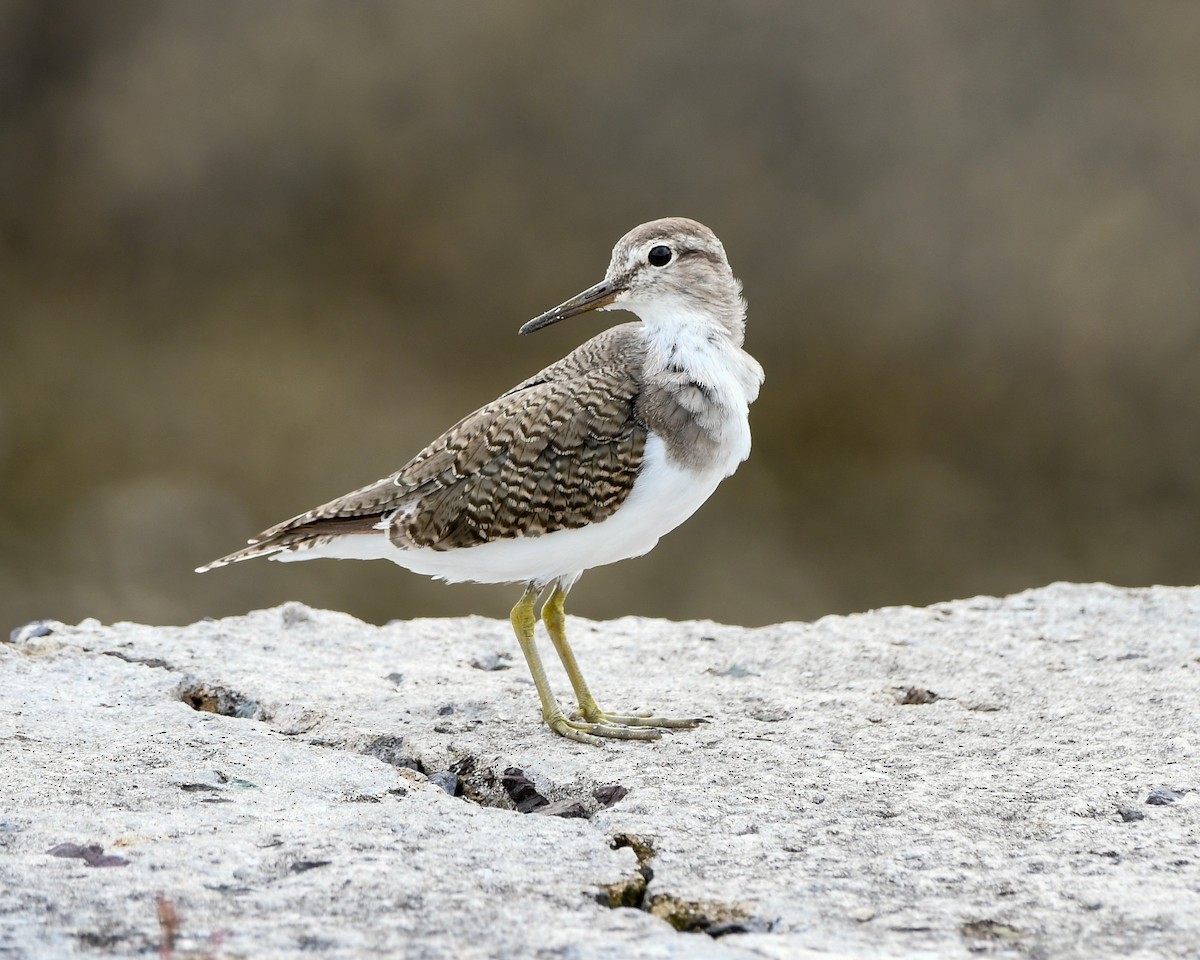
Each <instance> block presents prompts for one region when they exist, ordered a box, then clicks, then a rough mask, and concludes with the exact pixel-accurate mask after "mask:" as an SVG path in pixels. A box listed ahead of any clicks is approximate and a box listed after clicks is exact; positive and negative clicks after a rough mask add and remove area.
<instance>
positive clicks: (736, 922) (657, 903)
mask: <svg viewBox="0 0 1200 960" xmlns="http://www.w3.org/2000/svg"><path fill="white" fill-rule="evenodd" d="M643 909H645V910H647V911H648V912H649V913H650V914H651V915H652V916H655V917H658V918H659V919H661V920H666V921H667V923H669V924H670V925H671V926H673V927H674V928H675V929H676V930H678V931H679V932H680V933H707V934H709V935H710V936H712V937H722V936H726V935H728V934H731V933H751V932H767V931H769V930H770V929H771V926H772V925H771V924H770V923H767V922H765V921H763V920H758V919H756V918H755V917H754V916H753V915H752V914H751V913H750V912H749V911H747V910H746V909H745V908H744V907H742V906H740V905H739V904H736V903H718V902H717V901H715V900H683V899H681V898H679V897H673V896H671V895H670V894H666V893H659V894H655V895H654V896H653V897H651V898H650V901H649V903H648V904H646V906H645V907H644V908H643Z"/></svg>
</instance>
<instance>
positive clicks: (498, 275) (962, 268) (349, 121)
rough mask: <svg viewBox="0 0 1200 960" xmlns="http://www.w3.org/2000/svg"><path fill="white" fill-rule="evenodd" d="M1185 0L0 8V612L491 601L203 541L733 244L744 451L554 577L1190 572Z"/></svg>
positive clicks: (758, 588)
mask: <svg viewBox="0 0 1200 960" xmlns="http://www.w3.org/2000/svg"><path fill="white" fill-rule="evenodd" d="M1197 51H1200V5H1197V4H1195V3H1193V2H1189V0H1179V2H1169V0H1164V2H1153V3H1138V4H1133V3H1127V2H1102V0H1078V2H1069V0H1042V2H1028V0H1003V2H999V0H995V2H988V0H984V2H976V3H969V4H968V3H962V2H959V0H944V2H927V0H910V2H905V3H892V2H887V0H873V2H862V0H839V2H837V3H832V2H800V0H761V2H738V3H715V2H697V0H686V2H685V0H667V2H657V3H652V4H650V3H592V2H582V0H575V2H540V3H539V2H508V3H503V4H497V3H490V2H482V0H478V2H452V3H437V4H420V3H399V2H371V0H362V2H356V3H343V2H335V0H328V2H313V0H255V2H241V0H237V2H234V0H225V2H221V0H209V2H205V3H193V2H187V0H180V2H173V0H162V2H144V0H106V2H104V3H95V2H93V0H3V2H0V111H2V114H0V356H2V358H3V367H2V369H3V376H2V377H0V616H2V621H3V622H2V623H0V626H3V627H4V629H6V630H7V629H8V628H9V627H10V626H14V625H17V624H19V623H23V622H25V621H27V620H29V619H32V618H38V617H53V618H58V619H62V620H67V621H75V620H78V619H79V618H82V617H87V616H95V617H99V618H101V619H102V620H105V621H111V620H126V619H132V620H141V621H148V622H160V623H167V622H189V621H191V620H194V619H197V618H199V617H202V616H221V615H226V614H231V613H238V612H242V611H245V610H247V609H251V608H254V607H261V606H266V605H270V604H275V603H279V602H281V601H283V600H285V599H299V600H303V601H305V602H307V603H310V604H313V605H318V606H327V607H334V608H339V609H343V610H347V611H349V612H351V613H354V614H356V615H358V616H360V617H363V618H365V619H368V620H371V621H375V622H383V621H386V620H388V619H391V618H398V617H399V618H407V617H413V616H427V615H451V614H455V615H457V614H466V613H481V614H487V615H491V616H504V615H506V613H507V611H508V608H509V606H511V604H512V602H513V601H514V599H515V595H516V594H515V589H514V588H512V587H478V586H469V585H468V586H456V587H447V586H443V585H441V584H437V583H434V582H432V581H428V580H425V579H423V578H421V577H418V576H416V575H413V574H410V573H408V572H406V571H404V570H401V569H400V568H398V567H394V566H392V565H390V564H385V563H350V562H342V563H334V562H332V561H315V562H313V563H306V564H298V565H287V566H284V565H280V564H270V563H265V562H261V561H260V562H255V563H248V564H242V565H239V566H236V567H231V568H227V569H223V570H219V571H216V572H213V573H210V574H207V575H205V576H203V577H198V576H196V575H195V574H193V573H192V572H191V570H192V568H193V567H194V566H196V565H197V564H199V563H202V562H204V561H207V560H210V559H212V558H214V557H216V556H219V555H221V554H223V553H226V552H228V551H230V550H232V549H234V548H236V547H237V546H239V545H240V544H241V543H242V542H243V541H244V540H245V538H246V537H247V536H249V535H251V534H253V533H255V532H257V531H258V530H260V529H262V528H264V527H266V526H268V525H270V524H272V523H274V522H276V521H278V520H282V519H284V518H286V517H288V516H291V515H292V514H294V513H297V512H299V511H301V510H304V509H307V508H308V507H311V506H314V505H315V504H317V503H320V502H323V501H325V500H327V499H330V498H332V497H334V496H336V495H339V494H342V493H344V492H346V491H348V490H350V489H352V488H354V487H357V486H360V485H362V484H364V483H367V482H370V481H372V480H375V479H377V478H379V477H381V476H384V475H386V474H388V473H390V472H392V471H393V470H395V469H397V468H398V467H399V466H400V465H401V464H402V463H403V462H404V461H406V460H407V459H408V458H409V457H410V456H412V455H413V454H414V453H416V452H417V450H419V449H420V448H421V447H422V446H423V445H424V444H425V443H426V442H427V441H428V440H430V439H432V438H433V437H434V436H435V435H436V434H437V433H438V432H440V431H441V430H443V429H444V428H446V427H447V426H449V425H450V424H451V423H453V422H454V421H456V420H457V419H458V418H459V417H461V416H462V415H463V414H465V413H467V412H468V411H470V410H471V409H474V408H475V407H476V406H478V405H480V404H482V403H484V402H486V401H488V400H490V399H492V398H493V397H494V396H495V395H497V394H498V393H500V392H501V391H503V390H505V389H507V388H508V387H509V386H511V385H512V384H513V383H515V382H517V381H518V380H519V379H522V378H524V377H526V376H528V375H529V374H531V373H533V372H535V371H536V370H538V369H539V368H540V367H542V366H543V365H545V364H546V363H549V362H550V361H552V360H555V359H557V358H558V357H559V356H561V355H562V354H564V353H566V352H567V351H568V350H570V349H571V348H573V347H574V346H575V345H576V344H577V343H579V342H582V341H583V340H584V339H586V338H587V337H589V336H591V335H592V334H594V333H596V332H597V331H598V330H599V329H601V328H602V327H603V326H604V325H607V324H611V323H613V322H618V321H619V320H622V319H625V318H624V317H621V316H619V315H615V314H600V315H588V316H585V317H581V318H579V319H577V320H573V321H571V322H570V323H564V324H561V325H559V326H556V327H554V328H552V329H550V330H547V331H545V332H544V333H540V334H538V335H537V336H535V337H530V338H521V339H518V338H517V337H516V330H517V327H518V326H519V325H520V324H521V323H522V322H523V321H525V320H527V319H529V318H530V317H533V316H534V315H536V314H538V313H540V312H541V311H542V310H544V309H546V308H548V307H550V306H552V305H554V304H556V303H558V302H559V301H561V300H563V299H564V298H566V297H567V296H570V295H572V294H574V293H575V292H577V291H578V290H580V289H582V288H583V287H585V286H587V285H589V284H591V283H593V282H595V281H597V280H598V279H600V277H601V276H602V274H603V271H604V268H605V266H606V264H607V261H608V256H609V251H610V249H611V247H612V244H613V243H614V242H615V241H616V240H617V239H618V238H619V237H620V236H621V235H622V234H623V233H625V232H626V231H627V230H628V229H629V228H631V227H632V226H634V225H635V224H637V223H639V222H642V221H645V220H649V219H653V218H655V217H659V216H664V215H668V214H679V215H686V216H690V217H694V218H696V219H698V220H701V221H703V222H704V223H706V224H708V225H709V226H711V227H712V228H713V229H714V230H715V231H716V233H717V234H718V235H719V236H720V237H721V238H722V240H723V241H724V243H725V247H726V249H727V251H728V253H729V257H730V260H731V262H732V264H733V267H734V270H735V272H736V273H737V274H738V275H739V276H740V277H741V278H742V280H743V281H744V283H745V289H746V295H747V298H748V300H749V303H750V315H749V327H748V337H747V347H748V349H749V350H750V351H751V352H752V353H753V354H754V355H755V356H757V357H758V358H759V359H760V360H761V361H762V363H763V365H764V367H765V368H766V372H767V380H766V384H765V387H764V389H763V393H762V396H761V398H760V400H759V402H758V403H757V404H756V405H755V406H754V408H753V409H752V415H751V422H752V426H753V429H754V434H755V448H754V453H753V454H752V456H751V459H750V460H749V462H748V463H747V464H746V465H745V466H744V467H743V468H742V470H741V471H740V472H739V473H738V474H737V475H736V476H735V477H733V478H732V479H731V480H729V481H727V482H726V483H725V484H724V485H723V486H722V487H721V488H720V489H719V491H718V492H717V494H716V495H715V496H714V498H713V499H712V501H710V502H709V504H707V505H706V506H705V507H704V508H703V509H702V510H701V511H700V513H699V514H697V516H696V517H694V518H693V519H692V520H691V521H690V522H689V523H688V524H686V525H685V526H684V527H682V528H681V529H679V530H677V531H676V532H675V533H673V534H672V535H670V536H669V537H668V538H666V539H665V540H664V541H663V542H662V543H661V544H660V545H659V546H658V548H657V549H656V550H655V551H654V552H653V553H652V554H650V555H649V556H647V557H644V558H641V559H638V560H632V561H627V562H625V563H623V564H619V565H616V566H614V567H608V568H604V569H600V570H596V571H593V572H591V573H590V574H589V575H588V576H586V577H585V578H584V579H583V581H582V582H581V584H580V586H579V587H577V588H576V590H575V592H574V594H573V595H572V599H573V603H572V610H573V612H575V613H578V614H581V615H586V616H592V617H610V616H616V615H621V614H643V615H648V616H665V617H675V618H705V617H711V618H714V619H719V620H725V621H730V622H737V623H744V624H751V625H754V624H763V623H767V622H772V621H777V620H785V619H807V618H813V617H818V616H820V615H823V614H826V613H841V612H849V611H853V610H860V609H865V608H869V607H874V606H880V605H888V604H904V603H908V604H925V603H929V602H933V601H937V600H943V599H949V598H953V597H961V596H968V595H973V594H977V593H991V594H1003V593H1006V592H1011V591H1015V590H1019V589H1022V588H1025V587H1029V586H1035V585H1040V584H1044V583H1047V582H1049V581H1052V580H1057V579H1066V580H1080V581H1089V580H1107V581H1111V582H1115V583H1120V584H1147V583H1152V582H1165V583H1184V584H1194V583H1196V582H1197V581H1200V535H1198V529H1197V527H1198V520H1200V430H1198V428H1197V416H1196V407H1197V397H1200V269H1198V266H1200V55H1198V54H1197Z"/></svg>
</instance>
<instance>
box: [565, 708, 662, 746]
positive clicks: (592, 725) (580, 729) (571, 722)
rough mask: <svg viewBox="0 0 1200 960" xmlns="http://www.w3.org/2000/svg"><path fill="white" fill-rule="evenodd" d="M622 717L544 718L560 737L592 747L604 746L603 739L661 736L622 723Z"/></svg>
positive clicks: (654, 738) (651, 738) (641, 738)
mask: <svg viewBox="0 0 1200 960" xmlns="http://www.w3.org/2000/svg"><path fill="white" fill-rule="evenodd" d="M621 719H622V718H619V717H618V718H612V717H605V718H604V719H603V720H595V721H593V720H582V719H578V718H577V717H572V718H570V719H568V718H567V717H565V716H563V715H562V714H561V713H559V714H558V715H557V716H551V717H547V718H546V724H547V725H548V726H549V727H550V729H551V730H553V731H554V732H555V733H557V734H558V735H559V736H560V737H566V738H567V739H568V740H574V741H576V742H577V743H587V744H591V745H592V746H593V747H602V746H604V741H605V740H657V739H658V738H659V737H661V736H662V734H661V733H659V732H658V731H657V730H653V729H646V728H644V727H638V726H635V725H631V724H622V723H620V722H619V721H620V720H621Z"/></svg>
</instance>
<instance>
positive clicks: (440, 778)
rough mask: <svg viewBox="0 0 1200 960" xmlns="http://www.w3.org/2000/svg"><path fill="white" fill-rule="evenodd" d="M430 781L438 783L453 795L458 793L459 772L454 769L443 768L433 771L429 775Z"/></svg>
mask: <svg viewBox="0 0 1200 960" xmlns="http://www.w3.org/2000/svg"><path fill="white" fill-rule="evenodd" d="M429 782H430V783H435V784H437V785H438V786H439V787H441V788H442V789H443V790H445V791H446V792H447V793H448V794H450V796H452V797H453V796H457V794H458V774H457V773H455V772H454V771H453V770H442V771H440V772H438V773H431V774H430V775H429Z"/></svg>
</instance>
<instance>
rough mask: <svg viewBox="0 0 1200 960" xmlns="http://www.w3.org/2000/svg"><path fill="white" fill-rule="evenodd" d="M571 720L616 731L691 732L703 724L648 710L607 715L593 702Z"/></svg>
mask: <svg viewBox="0 0 1200 960" xmlns="http://www.w3.org/2000/svg"><path fill="white" fill-rule="evenodd" d="M572 720H575V721H584V722H587V723H594V724H599V725H602V726H611V727H616V728H618V729H620V728H623V727H624V728H628V727H649V728H654V727H657V728H658V729H660V730H691V729H692V728H693V727H698V726H699V725H700V724H702V723H704V721H703V720H700V719H686V720H673V719H671V718H670V717H660V716H658V715H657V714H654V713H652V712H650V711H649V710H645V711H639V712H638V713H624V714H621V713H609V712H607V711H606V710H601V709H600V707H599V706H597V705H596V704H595V703H594V702H593V703H585V704H583V705H581V706H580V708H579V709H578V710H577V711H576V712H575V713H574V714H573V715H572ZM645 732H652V731H645ZM657 736H658V734H657V733H656V734H655V737H657ZM632 739H637V740H641V739H645V738H643V737H634V738H632Z"/></svg>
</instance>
